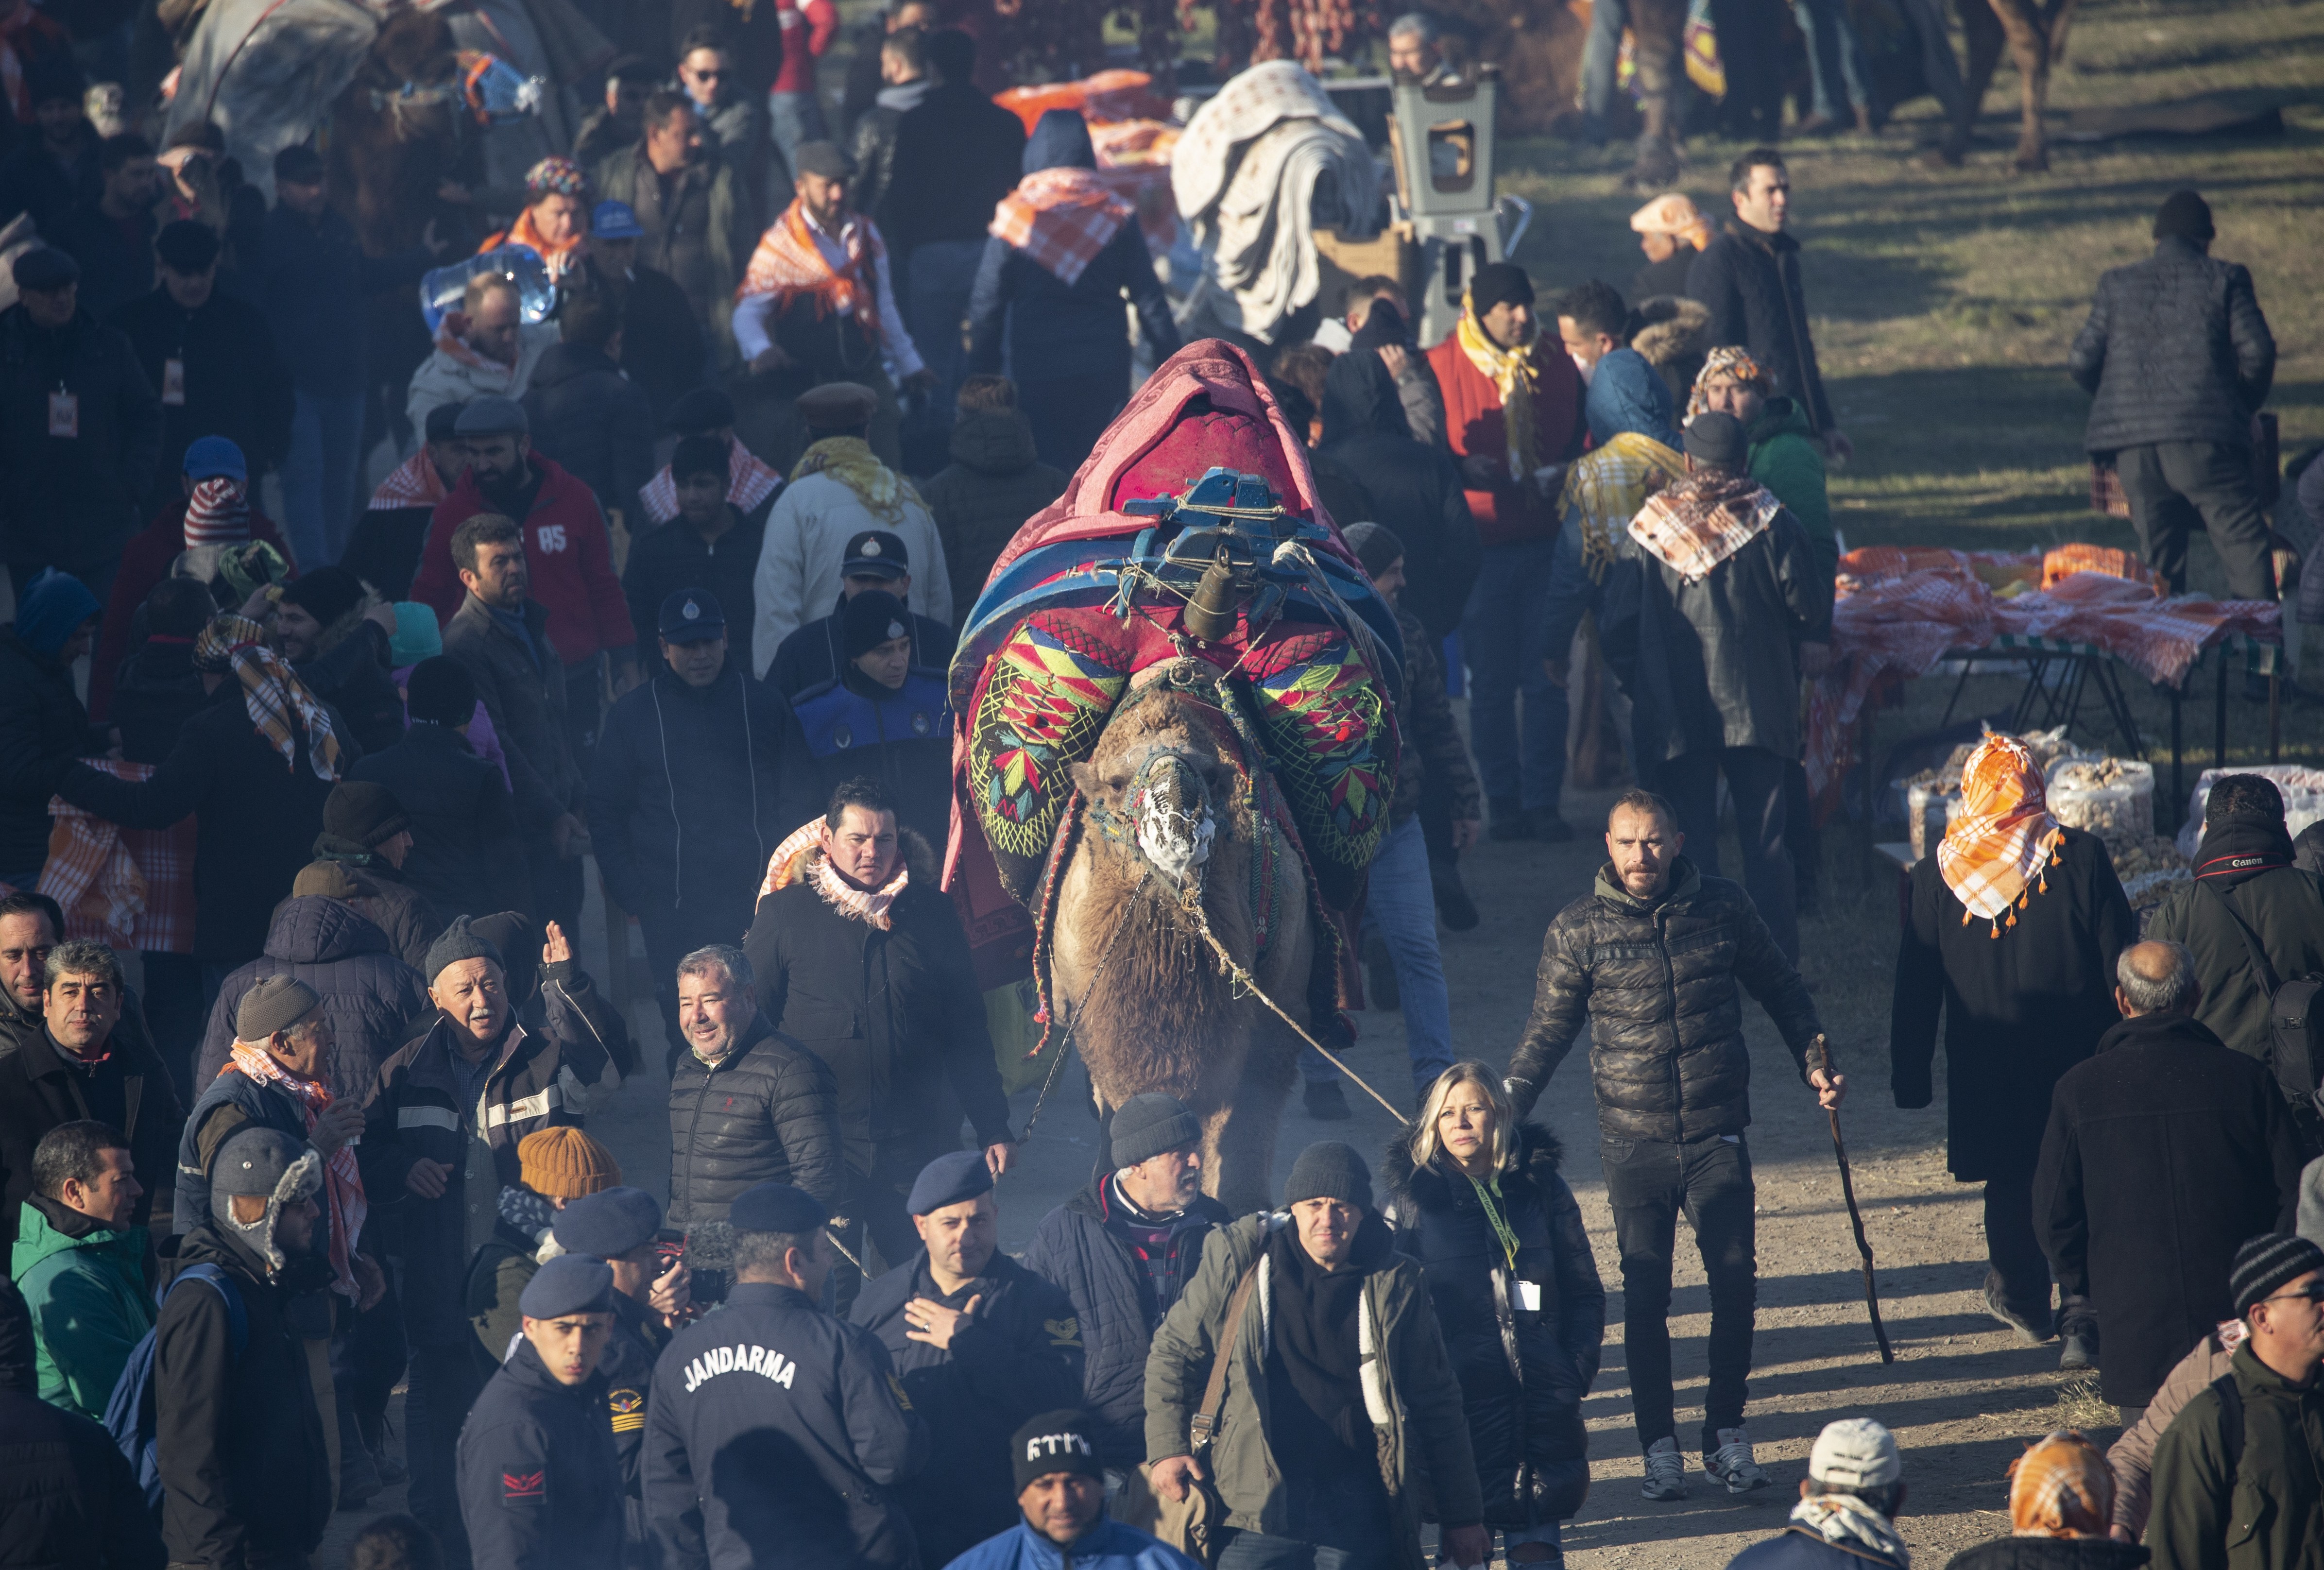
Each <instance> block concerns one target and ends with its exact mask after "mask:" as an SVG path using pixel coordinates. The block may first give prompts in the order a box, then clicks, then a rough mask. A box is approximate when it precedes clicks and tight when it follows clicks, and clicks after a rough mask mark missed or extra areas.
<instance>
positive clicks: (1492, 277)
mask: <svg viewBox="0 0 2324 1570" xmlns="http://www.w3.org/2000/svg"><path fill="white" fill-rule="evenodd" d="M1469 303H1470V305H1471V307H1473V308H1474V309H1475V310H1476V312H1477V314H1478V315H1479V316H1483V315H1484V314H1485V313H1486V312H1487V311H1489V310H1490V309H1493V307H1495V306H1497V305H1531V304H1532V303H1533V280H1532V279H1530V278H1528V277H1526V270H1525V269H1524V268H1522V267H1520V266H1518V265H1517V263H1514V262H1489V263H1486V264H1485V265H1484V266H1482V267H1480V268H1478V269H1477V272H1476V276H1475V277H1473V278H1471V279H1470V280H1469Z"/></svg>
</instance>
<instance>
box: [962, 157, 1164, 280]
mask: <svg viewBox="0 0 2324 1570" xmlns="http://www.w3.org/2000/svg"><path fill="white" fill-rule="evenodd" d="M1137 216H1138V209H1137V208H1133V207H1131V206H1130V204H1129V203H1128V202H1126V201H1124V200H1122V199H1121V198H1120V197H1119V196H1117V195H1115V194H1114V192H1113V189H1112V188H1111V187H1110V186H1108V185H1107V184H1106V183H1105V182H1104V181H1103V180H1100V179H1099V178H1098V175H1097V171H1095V170H1090V169H1037V170H1035V171H1033V172H1032V173H1031V174H1028V175H1027V176H1026V177H1025V178H1024V179H1023V180H1019V181H1018V182H1017V189H1015V190H1012V191H1010V193H1009V194H1008V195H1007V196H1005V197H1002V198H1001V202H1000V205H999V206H998V207H995V208H993V209H992V224H991V233H992V234H993V235H995V236H996V237H998V238H1000V239H1003V240H1006V241H1008V242H1009V243H1010V245H1014V246H1016V247H1017V249H1019V251H1022V252H1024V253H1025V254H1026V255H1028V256H1029V257H1031V258H1032V259H1033V260H1034V261H1036V262H1037V263H1040V264H1041V265H1042V266H1044V267H1046V268H1047V269H1048V270H1049V271H1050V272H1054V273H1056V275H1057V281H1058V282H1061V283H1063V284H1065V286H1066V287H1068V288H1071V287H1072V286H1073V284H1074V282H1077V281H1078V280H1079V279H1080V278H1081V275H1082V272H1083V271H1084V269H1085V268H1087V267H1088V266H1089V264H1090V263H1092V262H1093V261H1095V260H1096V259H1097V254H1098V253H1099V252H1100V251H1102V250H1104V249H1105V248H1106V246H1107V245H1108V244H1109V243H1111V241H1112V239H1113V236H1114V235H1116V234H1117V233H1119V232H1120V228H1121V226H1122V225H1124V224H1126V223H1128V222H1129V221H1130V219H1132V218H1134V217H1137Z"/></svg>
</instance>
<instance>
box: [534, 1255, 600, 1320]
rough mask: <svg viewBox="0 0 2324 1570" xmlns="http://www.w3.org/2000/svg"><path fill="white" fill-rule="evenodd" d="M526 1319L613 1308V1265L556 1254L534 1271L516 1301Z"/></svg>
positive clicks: (579, 1256) (591, 1312)
mask: <svg viewBox="0 0 2324 1570" xmlns="http://www.w3.org/2000/svg"><path fill="white" fill-rule="evenodd" d="M516 1301H517V1307H519V1308H521V1309H522V1310H523V1311H524V1316H525V1317H526V1318H527V1319H555V1318H558V1316H562V1315H567V1314H610V1313H612V1312H613V1266H611V1265H609V1264H607V1263H606V1262H605V1261H603V1260H592V1259H586V1258H584V1257H583V1256H581V1255H579V1254H559V1255H558V1256H557V1257H556V1258H555V1259H553V1260H551V1261H549V1262H548V1263H547V1264H545V1265H543V1266H541V1267H540V1269H539V1270H538V1271H537V1272H535V1274H534V1275H533V1278H532V1280H531V1282H530V1284H528V1285H527V1286H526V1288H525V1289H524V1296H523V1297H521V1298H518V1299H517V1300H516Z"/></svg>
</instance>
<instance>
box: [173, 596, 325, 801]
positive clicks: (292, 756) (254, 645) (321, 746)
mask: <svg viewBox="0 0 2324 1570" xmlns="http://www.w3.org/2000/svg"><path fill="white" fill-rule="evenodd" d="M194 669H195V670H208V671H217V672H231V673H232V674H233V676H234V679H235V680H236V681H237V682H239V683H240V684H241V687H242V701H243V707H244V709H246V710H247V711H248V712H249V715H250V723H251V725H254V727H256V729H257V731H258V733H259V734H261V735H263V736H264V737H265V738H266V739H267V741H268V742H270V743H272V744H273V747H274V750H275V751H276V752H278V753H281V754H282V761H283V762H284V763H286V764H287V765H289V766H290V767H291V768H293V769H295V768H297V767H298V766H299V734H300V732H302V731H303V732H304V733H305V734H306V737H307V763H308V766H309V768H311V769H313V770H314V771H315V777H316V778H317V779H318V780H331V781H333V782H335V783H336V782H337V780H338V778H339V738H338V737H337V735H336V734H333V733H332V730H331V711H330V710H329V709H327V708H325V707H323V705H322V701H321V700H320V699H318V697H316V696H315V695H314V693H312V692H311V691H309V689H308V687H307V684H306V683H305V682H304V681H301V680H300V679H299V676H298V673H297V672H296V671H294V670H291V667H290V664H289V663H288V662H287V661H286V660H284V659H283V658H282V656H281V655H280V654H278V653H276V652H275V651H273V650H272V648H270V647H268V645H267V642H266V630H265V629H264V628H263V627H261V626H260V625H259V624H258V623H255V622H254V621H251V620H250V619H248V618H247V617H244V616H238V615H222V616H219V617H217V619H215V620H214V621H212V622H211V623H210V624H209V625H208V626H207V627H204V628H203V629H202V631H201V635H200V636H199V637H198V638H196V639H195V640H194Z"/></svg>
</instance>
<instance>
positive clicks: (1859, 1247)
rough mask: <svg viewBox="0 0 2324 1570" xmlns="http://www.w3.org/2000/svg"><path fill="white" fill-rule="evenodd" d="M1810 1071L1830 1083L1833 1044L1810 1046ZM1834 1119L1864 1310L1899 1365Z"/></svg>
mask: <svg viewBox="0 0 2324 1570" xmlns="http://www.w3.org/2000/svg"><path fill="white" fill-rule="evenodd" d="M1807 1062H1808V1072H1809V1073H1811V1074H1814V1073H1816V1072H1818V1071H1821V1073H1822V1075H1823V1076H1824V1079H1825V1081H1826V1082H1827V1083H1829V1082H1830V1081H1831V1076H1832V1067H1831V1043H1830V1042H1829V1041H1827V1040H1825V1039H1823V1038H1822V1037H1821V1036H1818V1037H1817V1038H1816V1039H1814V1040H1812V1041H1811V1042H1809V1043H1808V1050H1807ZM1829 1115H1830V1117H1831V1151H1832V1154H1833V1155H1835V1156H1837V1157H1838V1158H1839V1159H1840V1195H1841V1196H1842V1197H1843V1198H1845V1199H1846V1200H1847V1201H1848V1221H1849V1225H1851V1226H1853V1227H1854V1228H1855V1229H1856V1251H1857V1252H1858V1254H1860V1255H1862V1256H1863V1259H1864V1308H1865V1311H1866V1312H1867V1313H1868V1314H1870V1315H1871V1316H1872V1338H1873V1339H1874V1340H1875V1341H1877V1342H1878V1343H1879V1344H1880V1361H1881V1362H1895V1361H1896V1354H1895V1353H1894V1352H1892V1351H1890V1350H1889V1346H1888V1331H1887V1327H1886V1326H1885V1325H1882V1324H1881V1323H1880V1288H1879V1287H1878V1286H1877V1284H1875V1282H1874V1281H1873V1279H1872V1244H1871V1243H1870V1242H1867V1241H1866V1239H1865V1236H1864V1213H1863V1212H1862V1211H1860V1210H1858V1209H1857V1208H1856V1177H1855V1174H1853V1173H1852V1172H1850V1171H1849V1167H1848V1142H1847V1141H1845V1140H1843V1139H1841V1138H1840V1109H1839V1108H1838V1107H1833V1108H1831V1112H1830V1113H1829Z"/></svg>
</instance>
